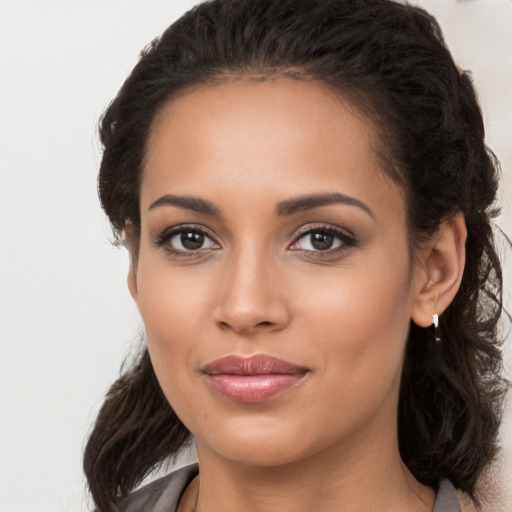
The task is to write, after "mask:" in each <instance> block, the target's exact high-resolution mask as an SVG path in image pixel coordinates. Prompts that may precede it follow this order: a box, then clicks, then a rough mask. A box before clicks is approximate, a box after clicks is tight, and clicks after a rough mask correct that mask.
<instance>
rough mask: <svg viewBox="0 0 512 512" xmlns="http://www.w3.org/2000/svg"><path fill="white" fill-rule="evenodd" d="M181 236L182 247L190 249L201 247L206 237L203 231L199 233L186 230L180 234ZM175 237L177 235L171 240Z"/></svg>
mask: <svg viewBox="0 0 512 512" xmlns="http://www.w3.org/2000/svg"><path fill="white" fill-rule="evenodd" d="M179 237H180V243H181V245H182V247H183V248H185V249H188V250H189V251H195V250H197V249H201V247H202V246H203V244H204V239H205V237H204V235H203V234H202V233H197V232H193V231H184V232H183V233H181V234H180V235H179ZM174 238H175V237H173V238H172V239H171V240H173V239H174Z"/></svg>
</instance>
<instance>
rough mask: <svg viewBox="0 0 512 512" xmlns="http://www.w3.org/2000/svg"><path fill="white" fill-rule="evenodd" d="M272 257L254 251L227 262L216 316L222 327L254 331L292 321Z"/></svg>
mask: <svg viewBox="0 0 512 512" xmlns="http://www.w3.org/2000/svg"><path fill="white" fill-rule="evenodd" d="M270 259H271V258H265V257H263V256H258V255H256V254H254V253H252V254H247V255H245V256H244V255H242V254H241V255H239V256H238V257H237V258H235V261H232V262H229V263H226V268H225V271H224V272H222V273H221V275H219V289H218V292H219V295H218V297H219V299H218V302H217V306H216V308H215V313H214V320H215V322H216V324H217V325H218V326H219V328H221V329H222V330H229V331H234V332H236V333H238V334H243V335H253V334H257V333H260V332H272V331H278V330H282V329H284V328H285V327H286V326H287V325H288V323H289V322H290V311H289V307H288V303H287V300H286V298H285V295H286V289H285V287H284V286H283V280H282V279H281V278H280V276H279V269H278V268H274V267H275V266H276V265H273V263H272V262H271V261H269V260H270Z"/></svg>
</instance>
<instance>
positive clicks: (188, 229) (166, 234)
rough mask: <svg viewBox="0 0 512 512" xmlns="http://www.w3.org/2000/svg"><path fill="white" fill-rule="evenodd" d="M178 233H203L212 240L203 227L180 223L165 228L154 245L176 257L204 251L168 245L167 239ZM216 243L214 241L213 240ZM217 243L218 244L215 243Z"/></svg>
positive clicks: (194, 254)
mask: <svg viewBox="0 0 512 512" xmlns="http://www.w3.org/2000/svg"><path fill="white" fill-rule="evenodd" d="M180 233H196V234H199V235H203V236H204V237H205V238H209V239H210V240H212V241H213V242H215V241H214V240H213V238H212V237H211V236H210V235H208V233H207V232H206V231H205V229H204V228H202V227H201V226H197V225H193V224H188V225H187V224H181V225H179V226H174V227H172V228H169V229H166V230H165V231H163V233H161V234H160V235H159V236H158V238H157V239H156V241H155V246H156V247H160V248H162V249H164V250H165V252H167V253H168V254H170V255H172V256H177V257H185V258H186V257H189V258H190V257H191V256H192V257H193V256H196V257H197V256H198V255H199V252H200V251H204V250H205V249H198V250H197V251H193V250H190V251H182V250H180V249H175V248H173V247H172V246H170V245H169V241H170V240H171V239H172V237H174V236H176V235H179V234H180ZM215 243H216V242H215ZM217 245H218V244H217Z"/></svg>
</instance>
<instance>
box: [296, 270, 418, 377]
mask: <svg viewBox="0 0 512 512" xmlns="http://www.w3.org/2000/svg"><path fill="white" fill-rule="evenodd" d="M406 265H407V264H406V263H405V265H404V266H403V267H402V268H403V269H404V268H405V269H406V268H407V266H406ZM316 289H317V292H316V293H314V294H311V293H309V294H303V295H302V296H303V297H304V300H303V301H302V302H301V311H302V313H301V314H300V315H299V317H302V318H303V319H304V320H306V319H309V322H307V321H304V323H303V326H302V329H303V330H304V331H306V332H309V336H308V337H310V338H311V339H313V340H316V346H315V349H316V350H317V351H319V352H321V353H322V361H323V364H325V365H326V367H327V368H330V369H333V370H335V371H334V372H333V373H332V377H333V378H336V376H335V374H337V375H338V378H339V375H340V374H341V375H344V376H345V377H346V378H350V379H352V380H353V382H354V386H355V383H356V382H358V383H360V384H361V383H364V382H367V383H370V385H371V383H372V382H375V378H377V377H378V378H379V379H380V380H381V382H382V381H383V380H385V381H387V382H388V383H390V382H391V380H392V379H393V378H394V377H395V376H396V374H397V373H400V372H401V364H402V357H403V351H404V347H405V342H406V339H407V334H408V329H409V309H410V308H409V300H410V290H409V281H408V279H407V277H404V272H403V270H402V271H401V272H397V271H395V272H393V271H392V270H391V269H390V268H378V267H377V266H372V265H369V266H367V267H361V268H354V269H343V270H341V271H340V272H338V275H337V276H336V277H334V276H331V277H330V278H326V279H325V280H322V281H318V280H317V287H316Z"/></svg>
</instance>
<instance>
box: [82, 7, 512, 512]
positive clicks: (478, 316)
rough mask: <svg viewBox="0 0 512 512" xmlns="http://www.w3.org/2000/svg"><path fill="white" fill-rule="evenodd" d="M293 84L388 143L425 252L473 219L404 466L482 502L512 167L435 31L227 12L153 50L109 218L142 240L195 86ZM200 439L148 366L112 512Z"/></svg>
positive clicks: (100, 438) (330, 14)
mask: <svg viewBox="0 0 512 512" xmlns="http://www.w3.org/2000/svg"><path fill="white" fill-rule="evenodd" d="M247 76H251V77H257V78H260V79H266V78H269V77H273V76H287V77H291V78H293V79H296V80H303V79H307V80H315V81H318V82H322V83H326V84H328V85H329V86H330V87H331V89H333V90H334V91H336V92H337V93H338V94H340V95H341V96H343V97H344V98H346V99H347V100H348V101H349V102H351V103H352V104H353V105H354V106H355V107H356V108H357V109H359V111H360V112H362V113H363V114H364V115H366V116H367V117H368V118H369V119H371V121H372V122H373V123H374V125H375V126H376V128H377V131H378V134H379V144H378V148H377V152H378V154H379V157H380V159H381V162H382V166H383V168H384V169H385V171H386V172H387V173H388V174H389V175H390V176H391V178H392V179H393V180H395V181H396V182H397V183H399V184H400V186H401V187H403V189H404V190H405V191H406V197H407V201H408V222H409V239H410V241H411V247H416V246H417V244H418V243H419V242H420V241H421V240H422V239H425V238H428V237H429V236H431V235H432V234H433V233H435V231H436V230H437V228H438V227H439V225H440V223H441V221H442V220H443V219H446V217H447V216H449V215H451V214H453V213H456V212H459V211H461V212H463V214H464V216H465V220H466V225H467V230H468V239H467V245H466V254H467V257H466V266H465V269H464V275H463V278H462V283H461V285H460V289H459V291H458V293H457V295H456V297H455V299H454V300H453V302H452V303H451V305H450V306H449V307H448V309H447V310H446V311H445V312H444V314H443V315H442V319H441V326H440V329H441V333H440V334H441V337H442V340H443V342H442V343H434V342H433V331H432V330H431V329H423V328H420V327H418V326H416V325H414V324H412V323H411V328H410V334H409V340H408V345H407V349H406V358H405V364H404V369H403V377H402V384H401V391H400V397H399V414H398V422H399V446H400V451H401V456H402V459H403V460H404V462H405V463H406V465H407V466H408V467H409V469H410V470H411V472H412V473H413V474H414V476H415V477H416V478H417V480H419V481H420V482H422V483H424V484H426V485H430V486H432V487H434V488H435V487H436V486H437V484H438V482H439V480H440V479H441V478H449V479H450V480H451V481H452V482H453V483H454V485H455V486H456V487H458V488H460V489H461V490H463V491H465V492H466V493H468V494H469V495H470V496H471V497H472V498H473V499H476V494H475V491H476V482H477V479H478V477H479V475H480V474H481V472H482V470H483V469H484V467H486V466H487V465H488V464H489V462H490V461H492V459H493V458H494V457H495V455H496V453H497V442H496V439H497V432H498V428H499V424H500V419H501V411H502V403H503V396H504V393H505V389H506V383H505V381H504V379H503V378H502V376H501V375H502V355H501V349H500V339H499V336H498V332H497V322H498V319H499V317H500V314H501V310H502V301H501V296H502V272H501V267H500V262H499V259H498V256H497V252H496V248H495V244H494V241H493V230H492V226H491V221H492V218H493V217H495V216H496V215H497V209H496V208H495V206H494V201H495V197H496V191H497V174H498V165H497V162H496V161H495V159H494V157H493V155H492V153H491V152H490V151H489V150H488V149H487V148H486V146H485V143H484V126H483V122H482V115H481V112H480V109H479V106H478V103H477V100H476V97H475V92H474V90H473V87H472V84H471V79H470V77H469V75H468V74H467V73H465V72H463V71H461V70H460V69H458V67H457V66H456V64H455V63H454V61H453V59H452V57H451V55H450V52H449V51H448V49H447V48H446V46H445V44H444V41H443V37H442V34H441V30H440V28H439V26H438V24H437V23H436V21H435V20H434V19H433V18H432V17H431V16H430V15H429V14H428V13H427V12H425V11H424V10H422V9H419V8H416V7H412V6H409V5H404V4H402V3H398V2H395V1H392V0H258V1H254V0H213V1H209V2H205V3H203V4H200V5H198V6H197V7H195V8H194V9H192V10H191V11H190V12H188V13H186V14H185V15H184V16H183V17H182V18H180V19H179V20H178V21H176V22H175V23H174V24H173V25H171V26H170V27H169V28H168V29H167V30H166V31H165V32H164V34H163V35H162V36H161V37H160V38H158V39H156V40H155V41H153V42H152V43H151V44H150V45H149V47H148V48H146V49H145V50H144V51H143V53H142V55H141V58H140V60H139V62H138V64H137V65H136V66H135V68H134V70H133V71H132V73H131V75H130V76H129V77H128V79H127V80H126V82H125V83H124V85H123V86H122V88H121V90H120V91H119V93H118V95H117V97H116V98H115V100H114V101H113V102H112V103H111V104H110V106H109V107H108V109H107V111H106V112H105V114H104V116H103V119H102V122H101V127H100V136H101V142H102V144H103V147H104V153H103V159H102V162H101V169H100V175H99V194H100V198H101V203H102V206H103V208H104V210H105V212H106V213H107V215H108V217H109V219H110V221H111V223H112V226H113V228H114V231H115V232H116V233H117V235H118V236H120V235H121V233H122V231H123V229H125V227H126V225H127V222H129V223H130V225H131V226H133V228H134V229H135V232H136V233H137V232H138V230H139V228H140V212H139V185H140V180H141V169H142V166H143V162H144V157H145V148H146V141H147V139H148V134H149V131H150V129H151V126H152V122H153V120H154V119H155V115H156V114H157V112H158V111H159V110H160V109H161V108H162V106H163V104H164V103H165V102H167V101H168V100H169V99H170V98H172V97H173V95H175V94H177V93H178V92H179V91H181V90H183V89H184V88H187V87H191V86H193V85H195V84H205V83H209V82H212V83H213V82H216V81H219V80H230V79H233V78H236V77H247ZM189 439H190V433H189V432H188V430H187V429H186V427H185V426H184V425H183V424H182V423H181V422H180V420H179V419H178V418H177V416H176V415H175V413H174V411H173V410H172V408H171V406H170V405H169V403H168V402H167V401H166V399H165V397H164V395H163V393H162V391H161V389H160V387H159V385H158V382H157V380H156V377H155V374H154V372H153V368H152V366H151V362H150V359H149V356H148V353H147V350H145V349H144V350H142V353H141V354H140V356H139V358H138V360H137V361H136V362H135V364H134V365H132V366H131V367H130V368H128V369H126V370H125V371H124V372H123V374H122V376H121V377H120V378H119V379H118V380H117V381H116V382H115V383H114V385H113V386H112V387H111V389H110V390H109V392H108V394H107V396H106V399H105V402H104V404H103V407H102V409H101V411H100V413H99V416H98V418H97V421H96V424H95V426H94V428H93V431H92V433H91V435H90V438H89V440H88V444H87V447H86V450H85V458H84V467H85V473H86V476H87V479H88V483H89V488H90V491H91V494H92V497H93V500H94V502H95V504H96V506H97V507H98V509H99V510H101V511H102V512H103V511H110V510H112V511H114V510H117V504H118V503H119V499H120V498H121V497H122V496H124V495H126V494H128V493H129V492H130V491H131V490H132V489H133V488H134V487H135V486H136V485H138V484H139V483H140V482H141V481H142V479H143V478H144V477H145V476H147V475H148V474H149V473H150V472H151V471H153V470H154V469H155V468H157V467H159V465H161V464H162V463H164V462H165V461H168V460H170V459H172V457H173V456H176V454H177V453H178V452H179V451H180V449H181V448H182V447H183V446H184V445H185V444H186V443H187V441H188V440H189Z"/></svg>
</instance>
